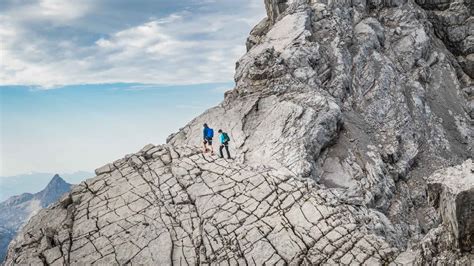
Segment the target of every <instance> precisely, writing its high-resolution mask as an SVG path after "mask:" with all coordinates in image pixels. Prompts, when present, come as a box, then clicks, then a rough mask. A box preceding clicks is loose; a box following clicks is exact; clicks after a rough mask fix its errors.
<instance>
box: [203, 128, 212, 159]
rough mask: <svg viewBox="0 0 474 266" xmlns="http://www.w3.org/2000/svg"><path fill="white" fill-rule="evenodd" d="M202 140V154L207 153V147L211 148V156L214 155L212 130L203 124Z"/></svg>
mask: <svg viewBox="0 0 474 266" xmlns="http://www.w3.org/2000/svg"><path fill="white" fill-rule="evenodd" d="M202 135H203V138H204V153H206V152H208V151H209V149H208V148H207V145H209V147H211V155H214V148H212V138H213V137H214V130H213V129H212V128H210V127H209V126H208V125H207V124H204V130H203V132H202Z"/></svg>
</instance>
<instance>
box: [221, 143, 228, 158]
mask: <svg viewBox="0 0 474 266" xmlns="http://www.w3.org/2000/svg"><path fill="white" fill-rule="evenodd" d="M224 148H225V151H226V152H227V158H229V159H230V152H229V142H227V141H226V142H224V143H222V144H221V146H220V147H219V152H220V155H221V158H224V154H223V153H222V150H223V149H224Z"/></svg>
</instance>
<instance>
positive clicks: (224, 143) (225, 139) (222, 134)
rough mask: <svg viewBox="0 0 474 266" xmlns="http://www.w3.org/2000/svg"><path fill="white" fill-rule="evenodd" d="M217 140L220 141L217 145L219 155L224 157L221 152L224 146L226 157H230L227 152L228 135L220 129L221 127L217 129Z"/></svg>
mask: <svg viewBox="0 0 474 266" xmlns="http://www.w3.org/2000/svg"><path fill="white" fill-rule="evenodd" d="M218 132H219V140H220V142H221V146H220V147H219V152H220V157H221V158H224V154H223V153H222V150H223V149H224V148H225V151H226V152H227V159H231V158H230V153H229V141H230V138H229V135H228V134H227V133H225V132H224V131H222V129H219V131H218Z"/></svg>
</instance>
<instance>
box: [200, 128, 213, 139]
mask: <svg viewBox="0 0 474 266" xmlns="http://www.w3.org/2000/svg"><path fill="white" fill-rule="evenodd" d="M202 136H203V138H204V139H212V138H213V137H214V130H213V129H212V128H210V127H205V128H204V130H203V131H202Z"/></svg>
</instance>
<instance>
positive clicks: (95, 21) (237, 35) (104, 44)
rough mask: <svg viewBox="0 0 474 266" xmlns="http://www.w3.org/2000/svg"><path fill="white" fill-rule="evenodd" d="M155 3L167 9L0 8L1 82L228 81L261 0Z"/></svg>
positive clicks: (45, 3) (98, 5)
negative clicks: (4, 9) (161, 10)
mask: <svg viewBox="0 0 474 266" xmlns="http://www.w3.org/2000/svg"><path fill="white" fill-rule="evenodd" d="M10 1H12V0H10ZM118 2H120V1H118ZM139 2H147V1H139ZM157 2H158V3H161V4H162V5H167V8H168V9H169V10H170V11H169V12H164V13H163V12H162V14H158V15H156V14H154V13H159V11H160V10H159V9H158V6H157V7H155V6H153V7H148V6H146V5H145V4H143V3H137V4H136V5H135V6H133V8H122V7H120V8H121V9H120V8H119V7H116V6H120V5H119V4H116V5H115V4H114V3H115V1H110V2H108V1H106V0H105V1H96V2H93V1H91V0H87V1H68V0H36V1H33V2H32V3H29V4H25V5H22V6H18V7H17V8H8V9H6V11H0V56H1V60H0V85H39V86H43V87H46V88H48V87H49V88H50V87H55V86H60V85H68V84H84V83H115V82H130V83H148V84H151V83H159V84H192V83H211V82H224V81H229V80H232V77H233V72H234V63H235V61H236V60H237V59H238V58H239V57H240V56H241V55H242V54H243V53H244V52H245V46H244V44H245V39H246V37H247V35H248V32H249V31H250V29H251V27H252V26H253V24H256V23H257V22H258V21H259V20H260V19H261V18H262V17H263V16H264V11H263V0H236V1H232V2H227V1H207V2H203V1H195V0H186V1H182V2H181V1H179V2H176V3H174V2H173V3H174V5H176V7H175V6H172V4H170V2H167V1H165V0H160V1H157ZM12 3H14V4H12V5H13V7H15V5H16V4H17V3H18V2H17V1H13V2H12ZM124 3H125V2H124ZM128 3H130V2H128ZM147 3H149V5H154V4H156V2H153V1H150V2H147ZM184 3H186V4H187V5H188V6H190V7H183V5H184ZM230 3H232V5H231V4H230ZM234 4H235V5H234ZM117 14H120V15H117ZM121 16H123V17H121ZM141 16H143V17H141ZM117 21H118V22H117ZM137 22H138V23H137ZM117 23H119V25H116V24H117Z"/></svg>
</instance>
